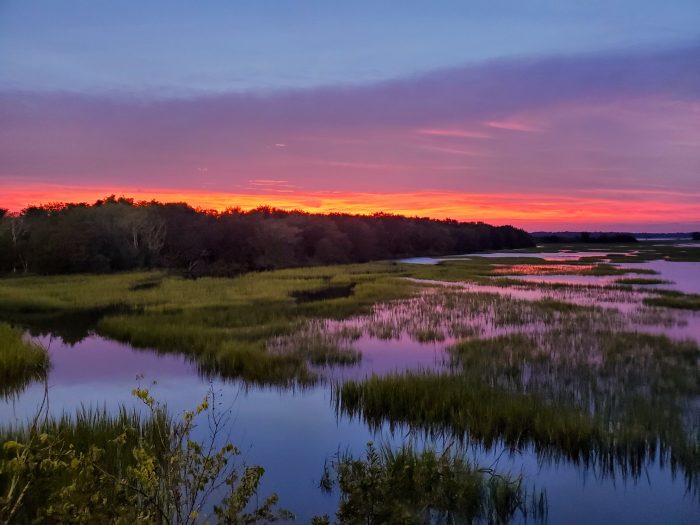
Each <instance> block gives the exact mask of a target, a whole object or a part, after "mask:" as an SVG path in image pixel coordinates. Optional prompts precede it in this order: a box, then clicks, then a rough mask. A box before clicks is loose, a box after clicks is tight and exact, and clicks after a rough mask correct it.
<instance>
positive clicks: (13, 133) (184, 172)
mask: <svg viewBox="0 0 700 525" xmlns="http://www.w3.org/2000/svg"><path fill="white" fill-rule="evenodd" d="M109 194H117V195H125V196H131V197H135V198H137V199H152V198H156V199H159V200H163V201H182V200H184V201H187V202H189V203H191V204H193V205H196V206H201V207H205V208H212V209H218V210H222V209H225V208H227V207H233V206H242V207H244V208H250V207H255V206H257V205H261V204H269V205H274V206H280V207H285V208H302V209H306V210H309V211H321V212H329V211H348V212H353V213H372V212H376V211H386V212H396V213H403V214H408V215H421V216H432V217H440V218H443V217H450V218H455V219H460V220H483V221H485V222H490V223H494V224H513V225H515V226H520V227H523V228H526V229H528V230H565V229H571V230H583V229H587V230H634V231H658V232H661V231H688V230H698V229H700V2H698V1H697V0H687V1H686V0H674V1H668V2H660V1H645V0H636V1H627V0H617V1H615V0H608V1H598V0H589V1H586V2H581V1H555V0H551V1H543V0H530V1H528V2H522V1H517V0H515V1H508V2H506V1H499V0H489V1H469V2H467V1H459V2H446V1H432V2H413V1H405V0H404V1H400V2H376V1H369V2H366V1H360V0H356V1H354V2H344V3H341V2H313V1H301V0H297V1H291V0H290V1H283V0H281V1H274V2H273V1H267V0H258V1H255V2H235V1H220V2H217V1H213V0H212V1H208V2H180V1H177V0H167V1H166V0H160V1H158V0H150V1H148V2H144V1H142V0H134V1H127V0H122V1H107V0H85V1H81V0H63V1H58V0H54V1H49V0H46V1H38V0H0V207H5V208H9V209H10V210H13V211H18V210H20V209H22V208H23V207H25V206H27V205H30V204H38V203H46V202H56V201H92V200H95V199H97V198H100V197H104V196H106V195H109Z"/></svg>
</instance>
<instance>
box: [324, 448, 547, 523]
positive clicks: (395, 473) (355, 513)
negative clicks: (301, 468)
mask: <svg viewBox="0 0 700 525" xmlns="http://www.w3.org/2000/svg"><path fill="white" fill-rule="evenodd" d="M336 485H337V486H338V488H339V492H340V504H339V506H338V511H337V513H336V518H337V519H338V522H339V523H341V524H351V523H367V524H380V523H381V524H424V523H507V522H510V521H511V520H513V519H514V517H515V516H516V515H518V514H519V515H520V516H521V517H523V518H528V517H530V518H532V519H533V520H536V519H537V518H540V519H542V520H543V521H544V519H545V517H546V500H545V497H544V494H543V493H538V494H535V493H534V492H533V493H532V494H528V493H527V491H526V489H525V487H524V483H523V480H522V478H521V477H512V476H509V475H507V474H501V473H498V472H497V471H495V470H493V469H492V468H481V467H479V466H477V465H475V464H473V463H471V462H470V461H469V460H467V459H466V458H465V456H464V455H463V454H460V453H456V452H453V451H450V450H444V451H440V452H439V451H437V450H434V449H429V448H427V449H423V450H416V449H415V448H413V447H411V446H408V445H404V446H402V447H401V448H399V449H392V448H390V447H388V446H380V447H378V448H377V447H376V446H375V445H374V444H373V443H369V444H368V445H367V449H366V451H365V453H364V454H363V455H362V456H359V457H354V456H352V455H350V454H342V455H340V454H339V455H338V456H337V457H336V458H335V459H334V460H333V461H332V462H331V463H330V465H328V464H327V466H326V471H325V472H324V476H323V479H322V481H321V486H322V488H323V489H324V490H326V491H329V492H330V491H331V489H332V488H333V487H334V486H336ZM328 522H329V520H328Z"/></svg>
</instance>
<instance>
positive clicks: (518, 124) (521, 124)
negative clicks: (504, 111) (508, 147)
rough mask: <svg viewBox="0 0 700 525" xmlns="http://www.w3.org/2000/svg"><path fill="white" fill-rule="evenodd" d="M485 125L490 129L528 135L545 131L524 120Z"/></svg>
mask: <svg viewBox="0 0 700 525" xmlns="http://www.w3.org/2000/svg"><path fill="white" fill-rule="evenodd" d="M484 124H485V125H486V126H488V127H490V128H496V129H505V130H508V131H524V132H526V133H539V132H541V131H543V130H544V128H543V127H542V126H539V125H536V124H533V123H531V122H527V121H522V120H521V121H518V120H490V121H488V122H485V123H484Z"/></svg>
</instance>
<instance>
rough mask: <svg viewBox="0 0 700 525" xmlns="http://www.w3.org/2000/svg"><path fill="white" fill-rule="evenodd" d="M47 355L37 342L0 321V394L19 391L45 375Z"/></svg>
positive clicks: (5, 394) (47, 365) (47, 361)
mask: <svg viewBox="0 0 700 525" xmlns="http://www.w3.org/2000/svg"><path fill="white" fill-rule="evenodd" d="M48 368H49V357H48V354H47V353H46V350H45V349H44V348H42V347H41V346H39V345H38V344H35V343H31V342H29V341H27V340H25V339H24V338H23V337H22V332H21V331H19V330H17V329H16V328H13V327H11V326H10V325H8V324H5V323H0V396H7V395H10V394H12V393H15V392H18V391H21V390H22V389H23V388H24V387H25V386H26V385H27V384H29V383H31V382H32V381H35V380H38V379H42V378H44V377H45V376H46V372H47V370H48Z"/></svg>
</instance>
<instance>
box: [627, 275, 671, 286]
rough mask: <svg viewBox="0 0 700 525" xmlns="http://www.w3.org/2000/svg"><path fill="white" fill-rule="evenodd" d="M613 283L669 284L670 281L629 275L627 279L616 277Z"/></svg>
mask: <svg viewBox="0 0 700 525" xmlns="http://www.w3.org/2000/svg"><path fill="white" fill-rule="evenodd" d="M615 284H625V285H645V286H648V285H652V284H671V281H664V280H663V279H644V278H634V277H630V278H627V279H618V280H616V281H615Z"/></svg>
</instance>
